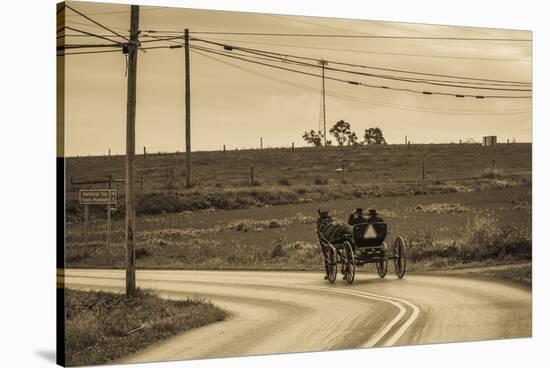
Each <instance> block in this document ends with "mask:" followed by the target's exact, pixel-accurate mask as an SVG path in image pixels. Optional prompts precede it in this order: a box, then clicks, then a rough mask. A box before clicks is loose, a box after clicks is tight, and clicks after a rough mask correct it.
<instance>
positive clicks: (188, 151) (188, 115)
mask: <svg viewBox="0 0 550 368" xmlns="http://www.w3.org/2000/svg"><path fill="white" fill-rule="evenodd" d="M184 39H185V153H186V157H187V170H186V173H187V182H186V185H187V187H190V186H191V81H190V79H189V78H190V75H189V74H190V73H189V29H188V28H185V35H184Z"/></svg>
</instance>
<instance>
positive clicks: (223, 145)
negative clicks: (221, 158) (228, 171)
mask: <svg viewBox="0 0 550 368" xmlns="http://www.w3.org/2000/svg"><path fill="white" fill-rule="evenodd" d="M223 153H225V144H224V145H223Z"/></svg>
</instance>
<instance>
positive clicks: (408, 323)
mask: <svg viewBox="0 0 550 368" xmlns="http://www.w3.org/2000/svg"><path fill="white" fill-rule="evenodd" d="M357 293H359V294H362V295H366V296H367V295H368V296H373V297H379V298H382V299H387V300H388V301H391V300H393V301H396V302H400V303H403V304H406V305H408V306H409V307H411V308H412V310H413V312H412V314H411V315H410V317H409V318H408V319H407V321H406V322H405V323H404V324H403V325H401V327H400V328H399V330H397V331H396V332H395V333H394V334H393V335H392V336H391V337H390V338H389V339H388V341H386V343H385V344H384V346H393V345H394V344H395V343H396V342H397V340H399V339H400V338H401V336H403V335H404V334H405V332H406V331H407V329H408V328H409V327H410V326H411V325H412V324H413V323H414V321H416V319H417V318H418V315H419V314H420V308H419V307H418V306H417V305H415V304H413V303H411V302H409V301H407V300H404V299H401V298H395V297H392V296H382V295H378V294H372V293H366V292H364V291H357Z"/></svg>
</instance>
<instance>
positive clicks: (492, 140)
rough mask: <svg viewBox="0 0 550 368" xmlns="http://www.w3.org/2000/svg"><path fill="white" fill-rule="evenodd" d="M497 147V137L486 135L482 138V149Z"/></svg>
mask: <svg viewBox="0 0 550 368" xmlns="http://www.w3.org/2000/svg"><path fill="white" fill-rule="evenodd" d="M496 145H497V136H496V135H487V136H485V137H483V147H491V146H496Z"/></svg>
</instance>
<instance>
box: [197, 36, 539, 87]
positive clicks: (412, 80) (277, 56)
mask: <svg viewBox="0 0 550 368" xmlns="http://www.w3.org/2000/svg"><path fill="white" fill-rule="evenodd" d="M195 40H199V39H195ZM199 41H201V40H199ZM202 42H206V43H211V44H215V45H218V46H223V47H224V49H225V50H228V51H232V50H234V49H236V50H241V51H244V52H249V53H252V54H255V55H261V56H267V57H269V58H271V60H270V61H273V60H274V59H276V60H278V61H280V62H283V63H293V64H294V65H300V66H308V67H313V68H320V67H321V66H320V65H318V62H319V60H318V59H314V58H305V59H309V60H315V61H317V63H315V64H311V63H304V62H301V61H296V60H289V59H286V57H287V56H288V55H286V56H283V57H281V56H280V54H276V53H272V52H265V51H261V50H258V51H253V50H252V49H245V48H240V47H236V46H230V45H223V44H219V43H216V42H210V41H202ZM209 50H213V49H209ZM239 55H242V54H239ZM297 58H300V57H297ZM263 60H266V59H265V58H264V59H263ZM324 68H325V69H326V70H332V71H336V72H340V73H350V74H355V75H362V76H366V77H371V78H380V79H388V80H395V81H402V82H408V83H423V84H430V85H435V86H442V87H454V88H468V89H478V90H492V91H508V92H530V91H531V90H530V89H511V88H495V87H480V86H466V85H460V84H456V83H443V82H441V81H434V80H428V79H421V78H406V77H399V76H391V75H382V74H372V73H364V72H357V71H353V70H347V69H338V68H333V67H329V66H324ZM497 86H499V87H501V86H502V85H497ZM514 86H515V87H522V86H519V85H514Z"/></svg>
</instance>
